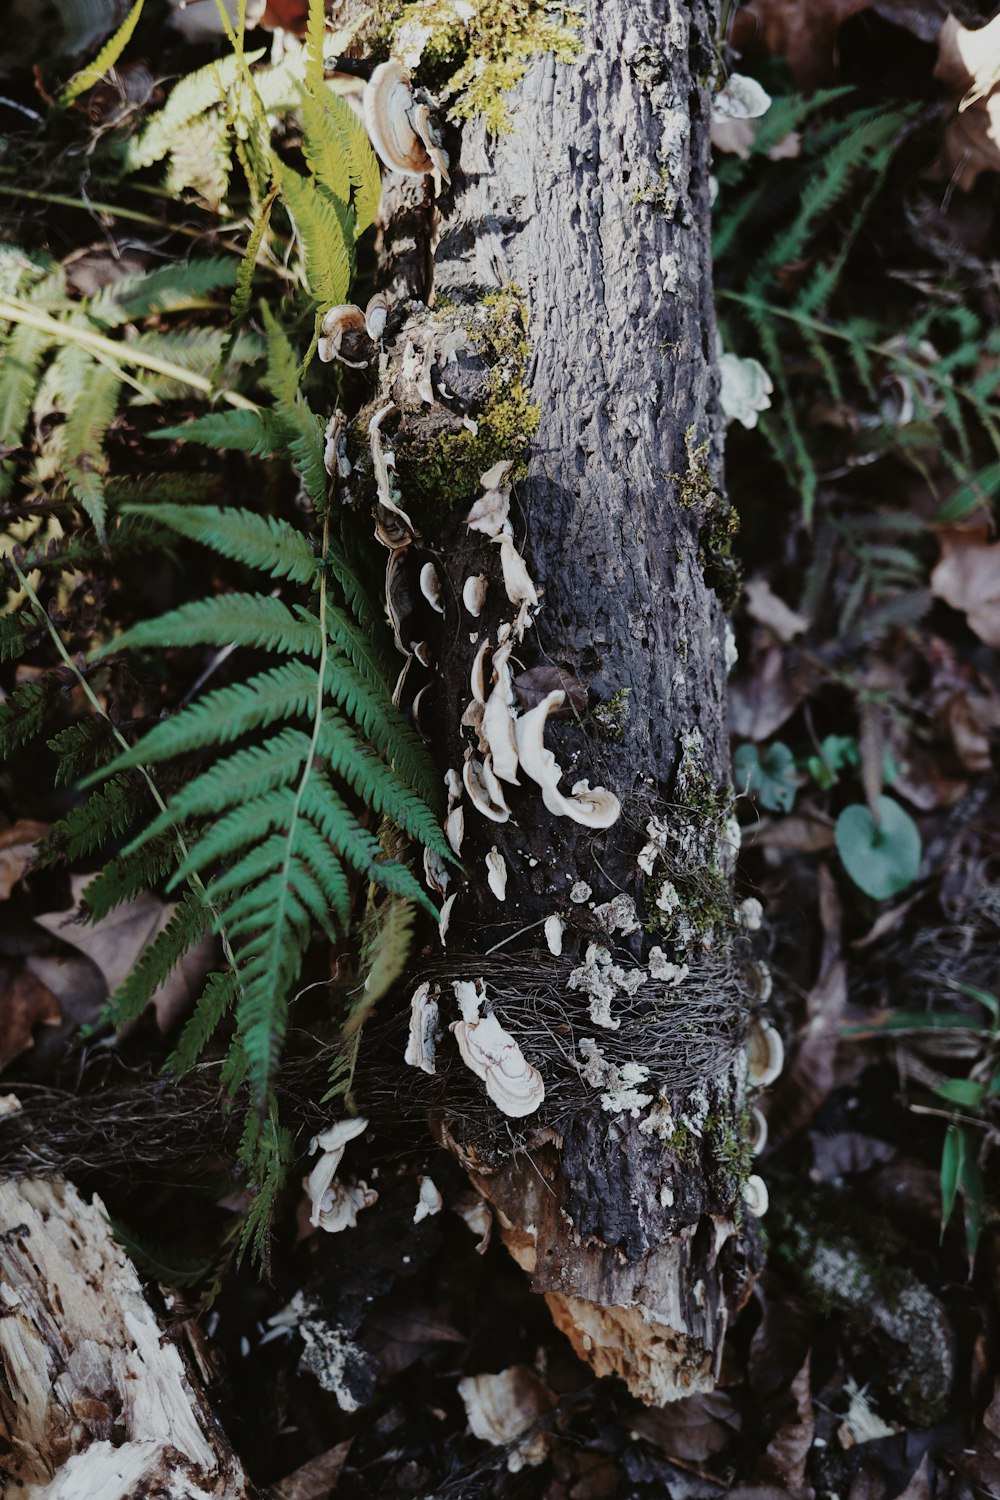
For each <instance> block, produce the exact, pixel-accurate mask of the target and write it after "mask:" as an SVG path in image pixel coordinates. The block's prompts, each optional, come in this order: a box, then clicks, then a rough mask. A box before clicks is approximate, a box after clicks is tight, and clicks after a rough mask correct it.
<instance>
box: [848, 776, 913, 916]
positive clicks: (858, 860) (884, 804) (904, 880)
mask: <svg viewBox="0 0 1000 1500" xmlns="http://www.w3.org/2000/svg"><path fill="white" fill-rule="evenodd" d="M835 838H836V842H837V853H838V854H839V855H840V858H841V861H842V862H843V866H844V869H845V870H846V871H847V873H848V875H849V876H850V877H851V879H852V880H853V881H854V884H855V885H856V886H857V887H858V889H859V890H861V891H864V893H865V895H866V896H871V897H872V898H873V899H874V900H875V901H886V900H888V898H889V897H890V896H897V895H898V894H899V892H900V891H904V890H905V889H906V887H907V886H908V885H912V884H913V882H914V881H915V880H916V878H917V876H918V875H919V874H920V858H921V845H920V831H919V829H918V828H917V825H916V824H915V823H914V821H913V819H912V818H911V817H910V815H909V813H908V812H906V811H905V809H904V808H902V807H900V805H899V803H898V802H896V801H895V800H894V799H893V798H892V797H876V799H875V806H874V808H871V807H869V806H868V805H867V804H866V803H864V802H855V803H852V804H851V806H850V807H845V808H844V810H843V812H842V813H841V814H840V816H839V817H838V819H837V827H836V830H835Z"/></svg>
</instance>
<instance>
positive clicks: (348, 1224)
mask: <svg viewBox="0 0 1000 1500" xmlns="http://www.w3.org/2000/svg"><path fill="white" fill-rule="evenodd" d="M367 1129H368V1121H367V1120H365V1119H362V1118H361V1117H360V1116H359V1117H358V1118H357V1119H354V1120H338V1121H337V1122H336V1123H335V1124H333V1125H330V1126H329V1127H328V1128H327V1129H326V1130H322V1131H320V1133H319V1135H314V1136H313V1138H312V1140H311V1141H310V1143H309V1152H310V1155H313V1154H314V1153H315V1152H317V1151H319V1152H321V1153H322V1154H321V1155H320V1158H319V1160H318V1161H317V1162H316V1164H315V1166H314V1167H313V1169H312V1171H311V1172H310V1173H309V1176H308V1177H307V1178H306V1179H305V1181H304V1183H303V1187H304V1188H305V1190H306V1192H307V1193H308V1195H309V1200H310V1202H311V1204H312V1211H311V1213H310V1215H309V1222H310V1224H312V1225H313V1226H314V1227H316V1228H318V1229H325V1230H327V1232H328V1233H330V1234H336V1233H337V1232H338V1231H339V1230H341V1229H349V1228H352V1227H353V1226H354V1225H355V1224H356V1223H357V1221H358V1211H359V1210H360V1209H362V1208H370V1207H371V1205H372V1204H373V1203H375V1202H376V1200H377V1199H378V1194H377V1193H376V1192H373V1191H372V1189H370V1188H368V1187H366V1186H365V1184H364V1183H363V1182H361V1183H358V1184H357V1186H345V1185H344V1184H343V1183H340V1182H338V1181H337V1180H336V1179H337V1170H338V1168H339V1166H340V1163H341V1161H342V1160H343V1156H344V1151H345V1149H346V1147H347V1144H348V1142H349V1141H353V1140H354V1139H355V1138H356V1137H357V1136H359V1135H363V1134H364V1132H365V1131H366V1130H367Z"/></svg>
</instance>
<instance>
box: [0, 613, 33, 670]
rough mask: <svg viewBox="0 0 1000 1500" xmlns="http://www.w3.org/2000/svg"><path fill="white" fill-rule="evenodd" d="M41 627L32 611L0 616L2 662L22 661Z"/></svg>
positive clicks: (0, 657)
mask: <svg viewBox="0 0 1000 1500" xmlns="http://www.w3.org/2000/svg"><path fill="white" fill-rule="evenodd" d="M38 631H39V625H38V620H37V618H36V616H35V612H34V610H32V609H19V610H18V611H17V613H16V614H12V615H0V662H4V661H20V659H21V657H22V656H23V655H24V653H25V651H26V650H27V649H28V643H29V641H31V639H32V638H33V637H34V636H36V635H37V634H38Z"/></svg>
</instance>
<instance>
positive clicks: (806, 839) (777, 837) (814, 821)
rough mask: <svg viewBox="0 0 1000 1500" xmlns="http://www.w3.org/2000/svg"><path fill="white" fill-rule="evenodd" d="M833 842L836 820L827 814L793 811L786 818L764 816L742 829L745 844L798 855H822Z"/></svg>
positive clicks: (755, 847)
mask: <svg viewBox="0 0 1000 1500" xmlns="http://www.w3.org/2000/svg"><path fill="white" fill-rule="evenodd" d="M833 845H834V824H833V819H832V818H830V817H829V816H828V815H827V814H826V813H820V812H804V813H802V814H801V815H800V814H799V813H790V814H789V815H788V817H786V818H762V819H761V820H760V822H759V823H753V824H750V825H748V826H747V827H746V828H744V829H743V847H744V848H747V849H750V848H753V849H792V850H794V852H795V853H796V854H822V853H823V851H824V850H826V849H832V848H833Z"/></svg>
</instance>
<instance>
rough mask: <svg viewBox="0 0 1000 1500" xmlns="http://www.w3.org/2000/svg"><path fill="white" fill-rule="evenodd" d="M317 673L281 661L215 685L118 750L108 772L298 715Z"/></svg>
mask: <svg viewBox="0 0 1000 1500" xmlns="http://www.w3.org/2000/svg"><path fill="white" fill-rule="evenodd" d="M318 683H319V673H318V672H317V670H316V668H315V667H311V666H309V665H308V663H307V662H302V661H290V662H282V663H281V665H280V666H277V667H271V668H269V669H268V670H267V671H266V672H261V673H259V674H258V675H257V676H256V677H251V678H250V680H249V682H241V683H239V684H235V685H234V686H232V687H224V688H216V689H215V690H214V691H213V692H210V693H206V694H205V695H204V696H203V697H201V698H198V699H196V701H195V702H194V703H191V704H189V705H188V706H187V708H182V709H181V710H180V712H179V713H176V714H174V716H173V718H170V719H163V720H161V722H160V723H159V724H154V726H153V728H152V729H150V730H149V732H148V733H147V734H146V735H145V736H144V737H143V739H142V740H141V741H140V742H139V744H138V745H135V746H134V747H133V748H132V749H131V750H128V751H123V752H122V754H121V755H119V756H118V757H117V758H116V759H115V761H114V762H113V763H112V764H111V765H110V766H109V767H108V768H107V769H108V772H109V773H110V772H113V771H120V770H124V769H125V768H126V767H128V766H139V765H153V764H154V763H155V762H156V761H160V760H171V759H173V757H174V756H177V755H188V754H190V753H191V752H192V751H194V750H204V749H206V748H207V747H209V746H212V747H216V746H218V747H221V746H223V745H226V744H231V743H232V741H233V740H237V739H240V738H242V736H243V735H245V734H249V733H250V732H251V731H252V730H254V729H266V728H267V727H268V726H269V725H271V724H274V723H276V722H279V721H282V720H290V719H294V718H299V717H301V716H302V715H303V714H305V713H307V712H308V710H309V707H310V705H311V704H312V703H313V702H314V701H315V698H316V689H317V685H318Z"/></svg>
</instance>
